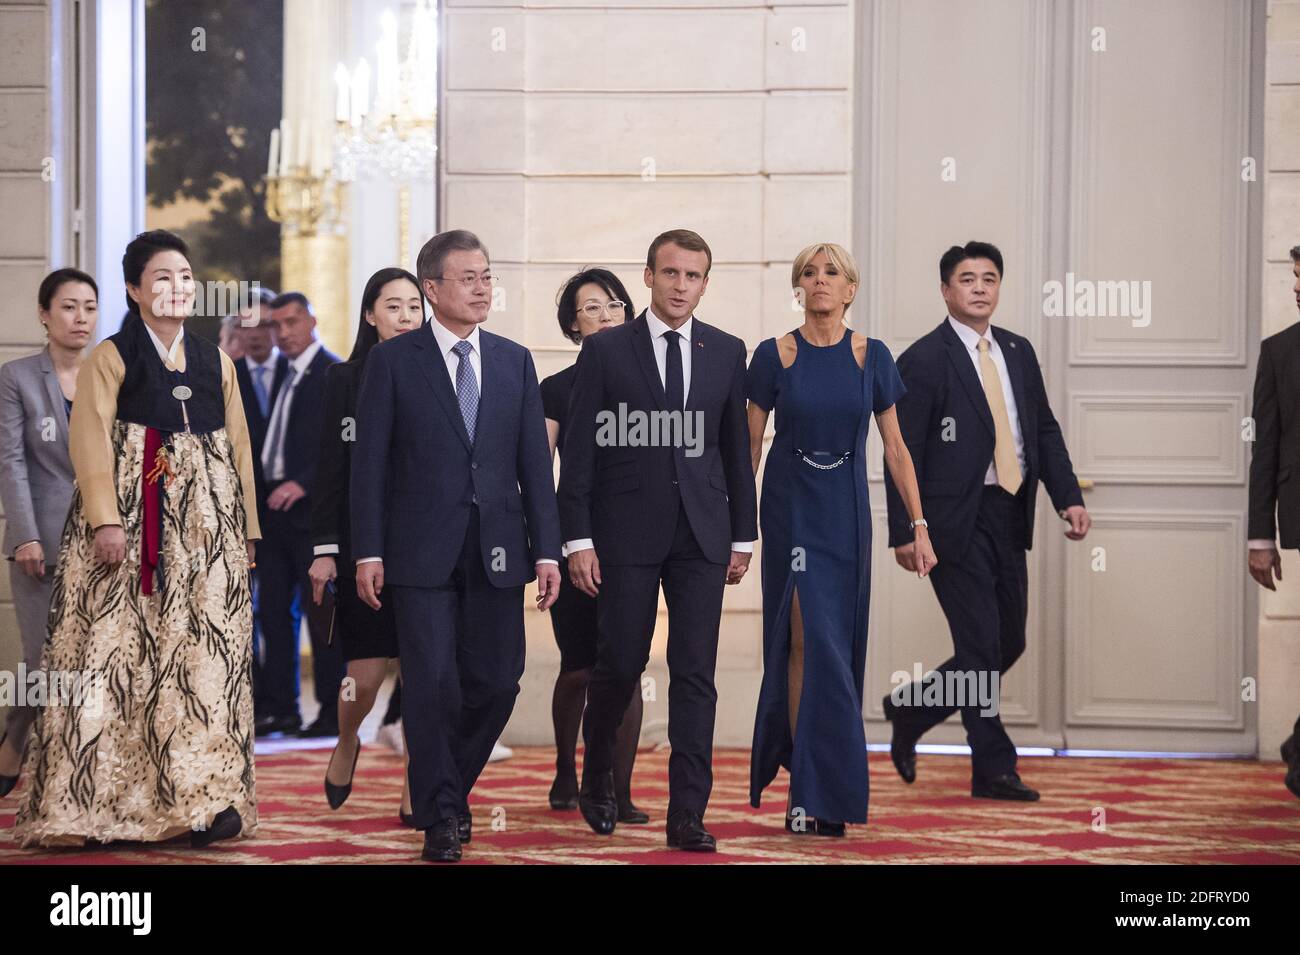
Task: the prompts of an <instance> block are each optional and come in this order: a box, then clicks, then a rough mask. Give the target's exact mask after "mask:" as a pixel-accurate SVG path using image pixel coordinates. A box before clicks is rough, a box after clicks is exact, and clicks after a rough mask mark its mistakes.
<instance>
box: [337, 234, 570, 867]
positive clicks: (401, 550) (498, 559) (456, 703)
mask: <svg viewBox="0 0 1300 955" xmlns="http://www.w3.org/2000/svg"><path fill="white" fill-rule="evenodd" d="M418 275H419V278H420V285H421V288H422V289H423V291H424V294H425V297H426V298H427V299H428V300H429V302H430V304H431V305H432V306H433V313H434V319H433V321H431V322H429V323H428V324H426V325H425V326H423V327H422V328H420V329H418V330H416V331H412V332H408V333H406V334H405V335H402V336H400V337H398V338H395V339H393V340H391V341H387V342H383V343H382V344H380V345H377V346H376V347H375V348H374V349H373V350H372V351H371V353H370V358H369V359H368V361H367V363H366V370H365V375H364V378H363V380H362V384H361V394H360V398H359V401H358V408H359V411H358V417H357V446H356V453H355V454H354V455H353V457H352V488H351V502H352V503H351V506H352V552H353V554H354V555H355V556H356V561H357V577H356V579H357V594H358V596H359V597H361V599H362V600H364V601H365V602H366V603H367V604H369V605H370V606H371V607H373V608H375V609H378V608H379V606H380V600H381V599H382V600H384V601H387V600H392V601H393V609H394V611H395V612H396V614H397V642H398V649H399V651H400V653H401V659H402V724H403V727H404V729H405V732H406V741H407V752H408V755H409V759H410V765H409V770H408V776H409V781H410V789H411V808H412V812H413V816H414V823H415V826H416V827H417V828H419V829H423V830H425V835H424V853H423V858H425V859H427V860H429V861H431V862H456V861H459V859H460V856H461V848H460V847H461V843H462V842H469V840H470V812H469V793H470V789H471V788H472V787H473V785H474V782H475V781H476V780H477V779H478V776H479V773H480V772H481V771H482V769H483V766H484V765H485V764H486V763H487V760H488V756H489V755H491V752H492V744H493V743H494V742H495V741H496V739H497V737H498V736H500V735H501V731H502V730H503V729H504V728H505V725H506V722H507V721H508V720H509V719H510V713H511V711H512V710H513V709H514V703H515V697H516V695H517V694H518V693H519V678H520V677H521V676H522V675H523V670H524V618H523V601H524V595H523V591H524V585H525V584H526V583H528V582H529V581H530V580H533V579H534V577H536V578H537V581H538V599H537V602H538V607H539V609H541V610H547V609H549V608H550V606H551V604H552V603H554V602H555V598H556V596H558V594H559V584H560V573H559V568H558V564H559V558H560V523H559V514H558V513H557V511H556V507H555V489H554V486H553V485H552V470H551V456H550V448H549V446H548V444H547V440H546V421H545V418H544V416H543V413H542V394H541V390H540V389H539V387H538V384H537V372H536V371H535V370H534V368H533V359H532V356H531V355H530V354H529V353H528V350H527V349H525V348H524V347H522V346H521V345H517V344H516V343H514V342H512V341H510V340H509V339H506V338H502V337H500V336H499V335H493V334H492V333H490V332H485V331H482V330H481V329H480V328H479V325H480V324H481V323H482V322H484V321H486V320H487V317H488V312H489V311H490V310H491V307H492V279H491V274H490V272H489V265H488V258H487V250H486V249H484V248H483V246H482V244H481V243H480V242H479V240H478V239H477V238H476V237H475V236H474V235H473V234H472V233H469V232H465V231H463V230H456V231H452V232H445V233H441V234H439V235H436V236H434V237H433V238H432V239H430V240H429V241H428V242H427V243H425V246H424V248H423V249H421V250H420V256H419V260H418Z"/></svg>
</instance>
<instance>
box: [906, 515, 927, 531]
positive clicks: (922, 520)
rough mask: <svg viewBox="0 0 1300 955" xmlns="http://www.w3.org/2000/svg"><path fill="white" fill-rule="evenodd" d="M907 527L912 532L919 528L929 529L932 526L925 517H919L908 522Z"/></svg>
mask: <svg viewBox="0 0 1300 955" xmlns="http://www.w3.org/2000/svg"><path fill="white" fill-rule="evenodd" d="M907 526H908V527H910V528H911V529H912V530H916V529H917V528H918V527H924V528H927V529H928V528H929V526H930V522H929V521H927V520H926V519H925V518H924V517H918V518H917V519H916V520H914V521H908V522H907Z"/></svg>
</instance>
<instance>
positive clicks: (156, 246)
mask: <svg viewBox="0 0 1300 955" xmlns="http://www.w3.org/2000/svg"><path fill="white" fill-rule="evenodd" d="M159 252H179V253H180V254H181V255H183V256H185V258H187V259H188V258H189V257H190V249H189V246H187V245H186V244H185V240H184V239H182V238H181V237H180V236H178V235H177V234H176V233H174V232H168V231H167V230H166V229H151V230H149V231H148V232H141V233H140V234H139V235H137V236H136V237H135V238H134V239H132V240H131V241H130V242H128V243H127V246H126V251H125V252H124V253H122V278H123V279H124V280H125V281H126V284H127V285H134V286H136V287H137V288H139V286H140V277H141V276H142V275H144V267H145V266H146V265H148V264H149V260H150V259H152V258H153V257H154V256H155V255H157V254H158V253H159ZM126 309H127V312H128V313H129V314H128V315H127V319H130V317H131V315H134V316H136V317H137V318H139V317H140V303H138V302H137V301H136V300H135V299H133V298H131V293H130V292H128V293H127V296H126Z"/></svg>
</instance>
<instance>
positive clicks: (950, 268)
mask: <svg viewBox="0 0 1300 955" xmlns="http://www.w3.org/2000/svg"><path fill="white" fill-rule="evenodd" d="M967 259H988V260H989V261H990V262H992V263H993V265H994V266H995V267H996V268H997V270H998V278H999V279H1000V278H1002V253H1001V252H999V251H998V247H997V246H996V245H994V244H993V243H992V242H976V241H974V240H971V241H970V242H967V243H966V244H965V245H954V246H953V247H952V248H951V249H949V250H948V251H947V252H945V253H944V254H943V257H942V258H941V259H939V281H941V282H942V283H943V284H944V285H947V284H948V281H949V279H951V278H952V273H953V272H956V271H957V266H958V265H960V264H961V263H962V262H964V261H966V260H967Z"/></svg>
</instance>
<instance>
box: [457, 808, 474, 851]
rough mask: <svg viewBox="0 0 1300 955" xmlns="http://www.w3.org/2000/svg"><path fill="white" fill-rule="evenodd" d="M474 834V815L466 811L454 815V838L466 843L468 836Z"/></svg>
mask: <svg viewBox="0 0 1300 955" xmlns="http://www.w3.org/2000/svg"><path fill="white" fill-rule="evenodd" d="M473 835H474V817H473V816H471V815H470V814H469V813H467V812H462V813H461V814H460V815H458V816H457V817H456V838H458V839H459V840H460V841H461V843H462V844H465V843H468V842H469V840H470V837H471V836H473Z"/></svg>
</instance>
